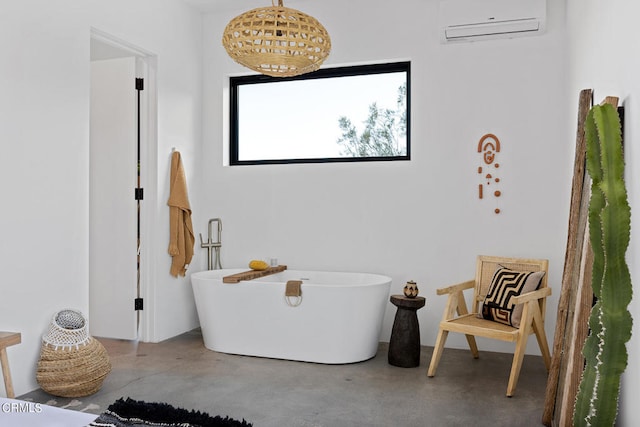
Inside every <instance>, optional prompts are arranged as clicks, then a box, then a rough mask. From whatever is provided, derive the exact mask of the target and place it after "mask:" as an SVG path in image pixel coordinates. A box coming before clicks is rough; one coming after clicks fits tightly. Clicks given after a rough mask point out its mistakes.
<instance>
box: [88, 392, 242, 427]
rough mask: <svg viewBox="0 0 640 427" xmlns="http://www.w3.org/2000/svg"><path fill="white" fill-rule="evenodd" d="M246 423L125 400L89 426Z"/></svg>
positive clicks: (229, 426)
mask: <svg viewBox="0 0 640 427" xmlns="http://www.w3.org/2000/svg"><path fill="white" fill-rule="evenodd" d="M252 425H253V424H251V423H248V422H246V421H245V420H242V421H237V420H234V419H232V418H229V417H224V418H222V417H220V416H214V417H212V416H210V415H209V414H206V413H204V412H199V411H188V410H186V409H181V408H175V407H173V406H171V405H169V404H166V403H146V402H142V401H138V400H133V399H129V398H127V399H126V400H125V399H118V400H116V401H115V403H113V404H111V405H110V406H109V408H107V410H106V411H104V412H103V413H102V414H100V415H99V416H98V418H96V419H95V420H94V421H93V422H92V423H91V424H89V426H93V427H143V426H180V427H251V426H252Z"/></svg>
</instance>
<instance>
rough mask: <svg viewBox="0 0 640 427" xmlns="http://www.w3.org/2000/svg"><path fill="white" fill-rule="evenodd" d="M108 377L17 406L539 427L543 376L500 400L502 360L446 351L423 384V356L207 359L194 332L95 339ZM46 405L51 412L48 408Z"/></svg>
mask: <svg viewBox="0 0 640 427" xmlns="http://www.w3.org/2000/svg"><path fill="white" fill-rule="evenodd" d="M100 341H101V342H102V343H103V344H104V345H105V347H106V348H107V351H108V353H109V355H110V358H111V363H112V366H113V370H112V372H111V373H110V374H109V376H108V377H107V378H106V380H105V382H104V383H103V386H102V388H101V390H100V391H99V392H97V393H96V394H94V395H92V396H87V397H84V398H78V399H68V398H67V399H65V398H58V397H54V396H50V395H48V394H47V393H45V392H43V391H42V390H35V391H33V392H30V393H27V394H25V395H23V396H20V397H19V398H21V399H27V400H32V401H34V402H40V403H49V404H53V405H55V406H67V407H68V408H69V409H76V410H84V411H86V412H91V413H96V414H98V413H100V412H102V411H103V410H104V409H106V408H107V407H108V406H109V405H110V404H111V403H113V402H114V401H115V400H117V399H118V398H120V397H130V398H132V399H136V400H144V401H148V402H166V403H169V404H171V405H174V406H177V407H182V408H186V409H197V410H200V411H204V412H207V413H209V414H210V415H222V416H225V415H228V416H230V417H232V418H235V419H238V420H241V419H243V418H244V419H245V420H247V421H249V422H252V423H253V425H254V426H255V427H364V426H366V427H376V426H379V427H414V426H415V427H418V426H420V427H422V426H438V427H443V426H464V425H469V426H509V427H514V426H540V425H541V423H540V419H541V417H542V411H543V403H544V394H545V387H546V370H545V368H544V363H543V362H542V358H541V357H537V356H525V360H524V365H523V368H522V372H521V374H520V380H519V382H518V387H517V389H516V393H515V396H514V397H512V398H507V397H505V392H506V387H507V379H508V376H509V369H510V366H511V356H510V355H509V354H500V353H491V352H482V351H481V353H480V359H477V360H474V359H473V358H472V357H471V354H470V353H469V352H468V351H464V350H454V349H445V352H444V354H443V356H442V360H441V362H440V366H439V367H438V373H437V375H436V376H435V377H434V378H428V377H427V375H426V369H427V366H428V363H429V360H430V358H431V352H432V348H431V347H422V351H421V362H420V367H418V368H398V367H395V366H391V365H389V364H388V362H387V348H388V345H387V344H386V343H381V344H380V348H379V351H378V354H377V355H376V357H374V358H373V359H371V360H368V361H365V362H361V363H355V364H349V365H320V364H313V363H304V362H291V361H283V360H274V359H263V358H257V357H246V356H235V355H228V354H223V353H217V352H214V351H210V350H207V349H206V348H205V347H204V345H203V343H202V336H201V334H200V331H199V330H194V331H191V332H188V333H186V334H182V335H180V336H178V337H175V338H172V339H170V340H167V341H164V342H161V343H158V344H149V343H135V342H129V341H120V340H110V339H100ZM54 402H55V403H54Z"/></svg>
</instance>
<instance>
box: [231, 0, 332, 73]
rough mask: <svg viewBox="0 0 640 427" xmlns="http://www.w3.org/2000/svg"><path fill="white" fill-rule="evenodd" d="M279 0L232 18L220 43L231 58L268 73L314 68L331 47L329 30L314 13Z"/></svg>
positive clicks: (304, 70) (296, 71) (306, 71)
mask: <svg viewBox="0 0 640 427" xmlns="http://www.w3.org/2000/svg"><path fill="white" fill-rule="evenodd" d="M278 3H279V5H278V6H267V7H261V8H257V9H252V10H250V11H248V12H245V13H243V14H241V15H239V16H236V17H235V18H233V19H232V20H231V21H230V22H229V23H228V24H227V26H226V28H225V29H224V34H223V36H222V45H223V46H224V48H225V49H226V50H227V53H228V54H229V56H230V57H231V58H233V60H234V61H236V62H238V63H239V64H241V65H244V66H245V67H248V68H250V69H252V70H254V71H257V72H259V73H262V74H266V75H268V76H273V77H289V76H297V75H299V74H305V73H309V72H311V71H315V70H317V69H318V68H320V65H321V64H322V63H323V62H324V60H325V59H326V58H327V57H328V56H329V52H330V51H331V38H330V37H329V33H328V32H327V30H326V29H325V28H324V27H323V26H322V24H321V23H320V22H319V21H318V20H317V19H315V18H314V17H312V16H309V15H307V14H305V13H303V12H300V11H299V10H296V9H291V8H288V7H284V6H283V5H282V0H280V1H279V2H278Z"/></svg>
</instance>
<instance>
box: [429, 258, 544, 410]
mask: <svg viewBox="0 0 640 427" xmlns="http://www.w3.org/2000/svg"><path fill="white" fill-rule="evenodd" d="M500 267H504V268H505V269H506V270H503V271H504V272H509V270H511V271H512V277H511V278H505V279H504V280H501V279H500V278H499V277H498V276H499V275H496V281H497V282H500V283H504V284H505V287H504V288H503V290H505V289H507V288H508V289H507V292H506V293H505V294H503V295H508V293H509V292H511V293H513V291H514V290H516V294H517V293H518V291H522V293H520V294H519V295H518V296H511V298H510V303H509V304H507V305H509V306H511V307H512V308H513V309H514V310H515V307H516V306H518V305H521V307H522V308H521V310H522V311H521V318H520V322H519V326H518V327H515V326H512V325H510V324H504V323H500V321H502V322H505V321H506V323H509V321H513V320H517V319H514V318H513V317H511V318H509V316H510V315H513V314H514V313H513V312H509V310H506V311H504V312H503V313H502V312H500V310H499V309H495V310H498V311H493V310H491V309H490V308H489V307H492V306H495V303H494V301H496V299H495V292H493V293H492V295H490V296H489V299H488V300H487V305H485V317H491V315H492V314H493V315H495V314H496V313H498V314H497V316H498V317H501V318H499V319H498V320H499V321H496V320H488V319H485V318H483V314H482V313H483V303H484V302H485V298H486V297H487V294H488V293H489V291H490V287H491V283H492V281H493V279H494V273H496V270H497V269H498V268H500ZM548 270H549V262H548V261H547V260H537V259H519V258H502V257H492V256H479V257H478V259H477V264H476V277H475V279H474V280H469V281H467V282H463V283H460V284H458V285H453V286H449V287H447V288H442V289H438V290H437V294H438V295H445V294H446V295H449V299H448V301H447V305H446V307H445V311H444V315H443V317H442V321H441V322H440V326H439V331H438V337H437V338H436V344H435V347H434V349H433V355H432V356H431V363H430V365H429V371H428V373H427V375H428V376H429V377H433V376H434V375H435V374H436V369H437V368H438V363H439V362H440V357H441V356H442V351H443V350H444V344H445V341H446V340H447V335H448V334H449V332H459V333H462V334H465V336H466V338H467V342H468V343H469V347H470V349H471V353H472V355H473V357H474V358H475V359H477V358H478V357H479V354H478V346H477V345H476V340H475V337H476V336H480V337H486V338H493V339H497V340H501V341H510V342H515V352H514V355H513V363H512V365H511V374H510V376H509V383H508V385H507V396H508V397H511V396H513V393H514V391H515V388H516V383H517V382H518V376H519V375H520V368H521V367H522V359H523V357H524V352H525V348H526V346H527V339H528V338H529V335H531V334H533V333H535V335H536V338H537V340H538V345H539V346H540V351H541V352H542V358H543V359H544V363H545V365H546V367H547V371H549V367H550V365H551V356H550V354H549V345H548V343H547V337H546V335H545V331H544V314H545V306H546V297H548V296H549V295H551V289H550V288H548V287H547V275H548ZM513 271H515V272H540V271H544V275H543V276H542V278H541V279H540V281H539V286H538V288H537V290H533V291H530V292H526V289H527V287H528V288H531V286H532V283H533V282H530V283H529V284H527V287H525V288H524V289H523V288H522V287H521V285H522V284H523V283H522V282H523V281H526V280H527V279H526V278H525V279H522V277H523V276H522V275H520V274H517V273H513ZM516 276H517V277H520V278H521V279H517V278H516ZM539 276H540V274H537V275H536V279H538V278H539ZM527 277H528V276H527ZM532 279H533V277H532ZM509 281H510V283H508V282H509ZM537 283H538V282H537V281H536V284H537ZM471 288H473V300H472V305H471V311H470V312H469V310H467V305H466V303H465V299H464V295H463V291H464V290H465V289H471ZM516 288H517V289H516ZM534 289H535V287H534ZM495 290H496V286H495V285H494V291H495ZM504 299H508V298H503V300H504ZM519 310H520V309H518V311H519ZM500 313H502V314H504V315H505V317H506V318H505V317H502V314H500ZM513 323H514V324H516V325H517V323H518V322H513Z"/></svg>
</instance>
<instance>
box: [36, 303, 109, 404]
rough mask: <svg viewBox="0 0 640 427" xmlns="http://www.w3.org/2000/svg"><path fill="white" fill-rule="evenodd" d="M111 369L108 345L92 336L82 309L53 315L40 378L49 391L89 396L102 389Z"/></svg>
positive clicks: (43, 387)
mask: <svg viewBox="0 0 640 427" xmlns="http://www.w3.org/2000/svg"><path fill="white" fill-rule="evenodd" d="M110 371H111V362H110V361H109V355H108V354H107V351H106V350H105V348H104V346H103V345H102V344H101V343H100V342H99V341H98V340H96V339H94V338H92V337H91V336H89V333H88V327H87V322H86V321H85V319H84V317H83V316H82V314H81V313H79V312H77V311H74V310H62V311H60V312H58V313H56V314H55V315H54V316H53V319H52V321H51V324H50V325H49V330H48V331H47V333H46V334H45V335H44V336H43V337H42V349H41V351H40V360H39V361H38V370H37V372H36V380H37V381H38V384H39V385H40V387H41V388H42V390H44V391H46V392H47V393H49V394H52V395H54V396H61V397H82V396H88V395H90V394H93V393H95V392H97V391H98V390H100V387H102V382H103V381H104V379H105V377H106V376H107V375H108V374H109V372H110Z"/></svg>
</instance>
